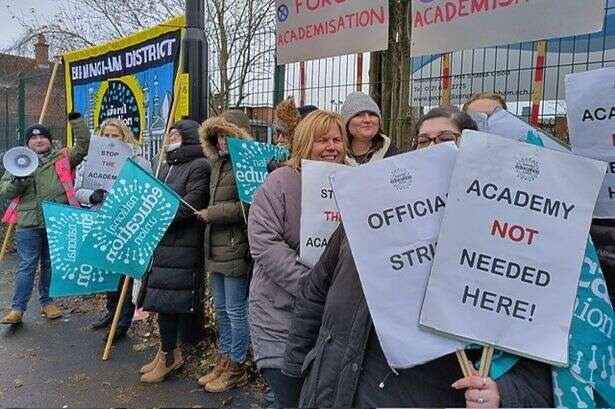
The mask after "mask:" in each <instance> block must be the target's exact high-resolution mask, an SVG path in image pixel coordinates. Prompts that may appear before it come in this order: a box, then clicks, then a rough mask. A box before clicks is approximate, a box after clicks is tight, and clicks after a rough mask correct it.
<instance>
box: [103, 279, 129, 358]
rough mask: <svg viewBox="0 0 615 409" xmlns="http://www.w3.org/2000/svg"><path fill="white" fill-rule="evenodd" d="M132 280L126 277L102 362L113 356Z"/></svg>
mask: <svg viewBox="0 0 615 409" xmlns="http://www.w3.org/2000/svg"><path fill="white" fill-rule="evenodd" d="M131 284H132V280H131V278H130V277H126V276H124V284H123V285H122V292H121V293H120V299H119V301H118V303H117V306H116V307H115V313H114V314H113V323H112V324H111V329H110V330H109V335H108V336H107V343H106V344H105V350H104V352H103V356H102V360H103V361H106V360H108V359H109V355H110V354H111V347H112V346H113V338H115V332H116V331H117V324H118V322H119V320H120V315H121V313H122V306H123V305H124V301H125V300H126V294H127V293H128V288H129V287H132V286H131Z"/></svg>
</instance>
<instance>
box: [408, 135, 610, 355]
mask: <svg viewBox="0 0 615 409" xmlns="http://www.w3.org/2000/svg"><path fill="white" fill-rule="evenodd" d="M605 168H606V164H604V163H602V162H599V161H595V160H593V159H588V158H584V157H580V156H575V155H572V154H568V153H562V152H556V151H552V150H549V149H544V148H541V147H538V146H532V145H529V144H526V143H522V142H515V141H511V140H508V139H506V138H502V137H498V136H496V135H490V134H485V133H482V132H475V131H465V132H464V136H463V139H462V141H461V147H460V152H459V155H458V157H457V162H456V164H455V170H454V172H453V177H452V180H451V184H450V190H449V197H448V202H447V209H446V214H445V216H444V219H443V221H442V228H441V231H440V236H439V238H438V252H437V253H436V257H435V260H434V263H433V268H432V271H431V276H430V278H429V283H428V286H427V291H426V293H425V301H424V303H423V309H422V312H421V319H420V322H421V325H424V326H425V327H428V328H432V329H434V330H436V331H439V332H442V333H447V334H451V335H454V336H456V337H459V338H462V339H467V340H470V341H476V342H480V343H483V344H487V345H493V346H495V347H496V348H498V349H502V350H504V351H508V352H512V353H514V354H517V355H522V356H527V357H530V358H534V359H537V360H541V361H545V362H549V363H552V364H555V365H560V366H563V365H567V364H568V334H569V330H570V322H571V317H572V312H573V307H574V301H575V297H576V292H577V286H578V282H579V274H580V271H581V265H582V262H583V257H584V254H585V245H586V244H587V234H588V232H589V224H590V221H591V217H592V213H593V209H594V204H595V201H596V197H597V195H598V191H599V189H600V185H601V184H602V179H603V178H604V171H605Z"/></svg>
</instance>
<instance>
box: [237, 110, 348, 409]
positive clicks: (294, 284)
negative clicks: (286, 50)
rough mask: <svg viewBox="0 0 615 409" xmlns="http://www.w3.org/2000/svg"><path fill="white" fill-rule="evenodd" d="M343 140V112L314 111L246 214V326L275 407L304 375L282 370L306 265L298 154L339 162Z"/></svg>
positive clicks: (289, 397) (291, 396) (292, 397)
mask: <svg viewBox="0 0 615 409" xmlns="http://www.w3.org/2000/svg"><path fill="white" fill-rule="evenodd" d="M346 147H347V142H346V136H345V133H344V129H343V126H342V122H341V118H340V117H339V115H337V114H335V113H332V112H325V111H315V112H313V113H311V114H310V115H308V116H307V117H306V118H305V119H304V120H303V121H302V122H301V123H300V124H299V126H298V127H297V129H296V131H295V139H294V141H293V149H292V156H291V158H290V159H289V160H288V162H287V164H286V166H284V167H281V168H278V169H277V170H275V171H274V172H273V173H271V174H270V175H269V176H268V177H267V179H266V180H265V183H263V185H262V186H261V187H260V188H259V189H258V190H257V192H256V194H255V196H254V201H253V202H252V207H251V208H250V216H249V219H248V238H249V241H250V251H251V253H252V257H253V258H254V272H253V277H252V282H251V284H250V299H249V308H250V332H251V335H252V347H253V349H254V356H255V358H256V366H257V368H258V369H259V370H260V371H261V372H262V374H263V375H264V377H265V378H266V380H267V382H268V384H269V386H270V387H271V389H272V390H273V392H274V394H275V396H276V406H277V407H293V406H296V401H297V399H298V395H299V393H300V390H301V385H302V383H303V382H302V381H301V380H298V379H296V378H291V377H287V376H286V375H284V374H282V373H281V370H280V368H281V367H282V363H283V358H284V351H285V348H286V338H287V336H288V330H289V327H290V320H291V317H292V310H293V306H294V303H295V296H296V294H297V292H298V291H299V282H300V281H301V279H302V278H303V277H305V275H306V274H307V273H308V271H309V270H308V268H307V267H306V266H304V265H302V264H301V263H299V261H298V255H299V238H300V237H299V233H300V232H299V228H300V217H301V160H303V159H311V160H317V161H326V162H334V163H341V162H342V161H343V160H344V155H345V152H346Z"/></svg>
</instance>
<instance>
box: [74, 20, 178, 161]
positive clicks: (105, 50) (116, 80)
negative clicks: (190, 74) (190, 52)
mask: <svg viewBox="0 0 615 409" xmlns="http://www.w3.org/2000/svg"><path fill="white" fill-rule="evenodd" d="M184 26H185V19H184V17H183V16H181V17H176V18H174V19H171V20H169V21H167V22H165V23H163V24H160V25H157V26H154V27H152V28H149V29H147V30H144V31H141V32H138V33H135V34H133V35H131V36H128V37H125V38H122V39H119V40H116V41H113V42H109V43H106V44H102V45H99V46H97V47H93V48H88V49H83V50H77V51H73V52H70V53H67V54H65V55H64V56H63V59H64V71H65V72H64V74H65V83H66V108H67V111H68V112H71V111H77V112H81V113H82V114H83V115H84V117H85V118H86V119H87V124H88V127H89V128H90V131H92V132H97V130H98V128H99V127H100V124H101V123H102V122H103V121H104V120H105V119H107V118H111V117H118V118H120V119H122V120H123V121H124V122H125V123H126V125H127V126H128V128H130V129H131V130H132V133H133V134H134V136H135V139H136V140H137V141H138V142H139V143H141V144H144V145H146V148H148V147H149V146H150V145H155V146H156V147H158V145H159V143H158V142H157V141H160V140H162V137H163V134H164V130H165V125H166V121H167V118H168V116H169V114H170V111H171V106H172V103H173V96H174V95H175V93H174V90H175V88H176V87H177V86H178V84H179V81H180V80H179V78H180V75H178V74H180V69H179V68H180V61H181V57H180V48H181V39H182V29H183V27H184ZM71 137H72V133H71V130H70V127H69V128H68V130H67V143H68V144H69V145H70V144H71V143H72V140H71ZM148 150H152V149H148Z"/></svg>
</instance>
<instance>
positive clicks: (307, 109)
mask: <svg viewBox="0 0 615 409" xmlns="http://www.w3.org/2000/svg"><path fill="white" fill-rule="evenodd" d="M316 110H318V107H317V106H316V105H301V106H300V107H299V108H297V111H299V114H300V115H301V118H305V117H306V116H308V114H309V113H311V112H314V111H316Z"/></svg>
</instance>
